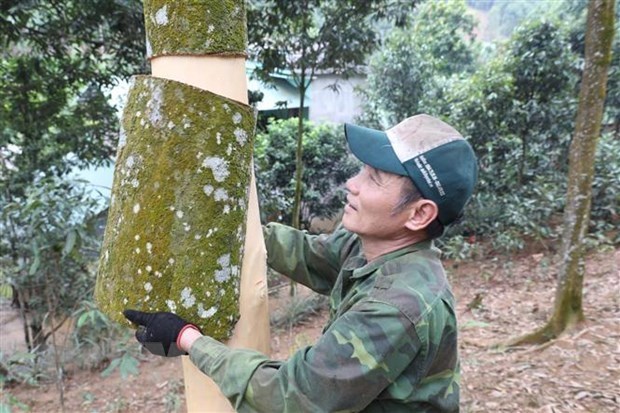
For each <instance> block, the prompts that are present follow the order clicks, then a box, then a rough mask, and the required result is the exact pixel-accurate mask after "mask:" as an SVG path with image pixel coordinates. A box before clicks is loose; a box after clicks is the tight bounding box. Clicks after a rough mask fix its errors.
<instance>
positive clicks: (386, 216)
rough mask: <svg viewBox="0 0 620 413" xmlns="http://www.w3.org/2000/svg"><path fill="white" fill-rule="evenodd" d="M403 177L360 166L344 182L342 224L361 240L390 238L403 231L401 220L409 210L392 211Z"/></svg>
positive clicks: (405, 218)
mask: <svg viewBox="0 0 620 413" xmlns="http://www.w3.org/2000/svg"><path fill="white" fill-rule="evenodd" d="M403 179H407V178H405V177H401V176H398V175H394V174H391V173H388V172H383V171H380V170H378V169H375V168H373V167H371V166H368V165H364V167H363V168H362V170H361V171H360V172H359V173H358V174H357V175H355V176H354V177H352V178H350V179H349V180H348V181H347V183H346V189H347V191H348V195H347V204H346V205H345V207H344V216H343V217H342V224H343V226H344V227H345V228H346V229H348V230H349V231H351V232H355V233H356V234H358V235H359V236H360V237H361V238H362V239H368V240H371V239H372V240H374V241H382V240H386V241H387V240H394V239H398V238H399V237H402V236H403V235H406V234H407V230H406V228H405V222H406V221H407V218H408V217H409V210H408V209H407V208H405V209H404V210H403V211H400V212H398V213H394V207H395V206H396V205H397V204H398V201H399V200H400V198H401V196H402V189H403Z"/></svg>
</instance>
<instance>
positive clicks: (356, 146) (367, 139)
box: [344, 123, 408, 176]
mask: <svg viewBox="0 0 620 413" xmlns="http://www.w3.org/2000/svg"><path fill="white" fill-rule="evenodd" d="M344 134H345V136H346V138H347V142H348V143H349V148H350V149H351V152H352V153H353V155H355V157H356V158H357V159H359V160H360V161H362V162H363V163H365V164H366V165H370V166H372V167H373V168H376V169H380V170H382V171H386V172H391V173H393V174H397V175H403V176H408V173H407V170H406V169H405V168H404V167H403V165H402V164H401V163H400V160H399V159H398V157H397V156H396V153H395V152H394V150H393V149H392V144H391V143H390V140H389V139H388V136H387V134H386V133H385V132H383V131H378V130H375V129H370V128H365V127H363V126H357V125H351V124H349V123H345V124H344Z"/></svg>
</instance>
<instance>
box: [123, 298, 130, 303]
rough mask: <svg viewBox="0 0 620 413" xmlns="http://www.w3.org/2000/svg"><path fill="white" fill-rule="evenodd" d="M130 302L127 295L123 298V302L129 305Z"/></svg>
mask: <svg viewBox="0 0 620 413" xmlns="http://www.w3.org/2000/svg"><path fill="white" fill-rule="evenodd" d="M128 302H129V300H128V299H127V297H125V298H123V304H125V305H127V303H128Z"/></svg>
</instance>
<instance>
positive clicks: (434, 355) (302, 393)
mask: <svg viewBox="0 0 620 413" xmlns="http://www.w3.org/2000/svg"><path fill="white" fill-rule="evenodd" d="M345 134H346V137H347V140H348V143H349V147H350V149H351V151H352V152H353V154H354V155H355V156H356V157H357V158H359V160H361V161H362V162H363V163H364V167H363V168H362V170H361V171H360V172H359V173H358V174H357V175H356V176H354V177H353V178H351V179H349V180H348V181H347V184H346V188H347V191H348V195H347V204H346V206H345V209H344V216H343V218H342V227H341V228H339V229H337V230H336V231H335V232H334V233H333V234H331V235H320V236H315V235H308V234H307V233H305V232H302V231H299V230H296V229H293V228H289V227H286V226H283V225H278V224H269V225H267V226H266V228H265V242H266V245H267V251H268V264H269V265H270V266H271V267H272V268H273V269H275V270H276V271H278V272H280V273H282V274H286V275H288V276H289V277H290V278H292V279H294V280H295V281H298V282H300V283H302V284H304V285H306V286H308V287H310V288H312V289H313V290H315V291H317V292H319V293H322V294H329V295H330V319H329V322H328V324H327V326H326V327H325V329H324V331H323V335H322V336H321V337H320V339H319V340H318V341H317V343H316V344H315V345H313V346H311V347H307V348H305V349H302V350H300V351H298V352H297V353H295V354H294V355H293V356H292V357H290V358H289V359H288V360H286V361H273V360H269V359H268V358H267V357H266V356H265V355H263V354H261V353H259V352H256V351H250V350H240V349H229V348H227V347H226V346H225V345H224V344H221V343H219V342H217V341H216V340H213V339H212V338H210V337H206V336H203V335H202V334H201V333H200V331H198V329H196V328H195V327H194V326H192V325H191V324H188V323H187V322H186V321H184V320H182V319H180V318H179V317H177V316H175V315H174V314H170V313H154V314H148V313H141V312H137V311H133V310H127V311H126V312H125V314H126V317H127V318H128V319H129V320H131V321H133V322H134V323H136V324H138V325H140V326H141V328H140V329H139V330H138V332H137V333H136V337H137V338H138V340H139V341H140V342H142V343H143V344H145V346H146V347H147V348H150V349H151V350H152V351H155V352H156V353H157V351H156V350H154V348H155V347H154V346H153V343H157V344H156V346H158V348H159V353H160V354H161V353H164V354H167V355H170V353H172V354H177V355H178V354H181V353H182V352H188V353H189V356H190V359H191V360H192V362H193V363H194V364H196V366H197V367H198V368H199V369H200V370H201V371H203V372H204V373H205V374H207V375H208V376H210V377H211V378H212V379H213V380H214V381H215V382H216V383H217V384H218V386H219V387H220V389H221V390H222V393H223V394H224V395H225V396H226V397H228V399H229V400H230V401H231V403H232V404H233V406H234V407H235V408H236V409H237V410H238V411H241V412H270V413H271V412H357V411H364V412H390V413H394V412H455V411H458V408H459V406H458V403H459V362H458V354H457V327H456V315H455V310H454V298H453V295H452V292H451V291H450V286H449V284H448V282H447V280H446V276H445V274H444V271H443V267H442V265H441V263H440V260H439V251H438V250H436V249H435V248H434V247H433V243H432V239H433V238H436V237H438V236H440V235H441V234H442V232H443V228H444V226H445V225H448V224H450V223H452V222H453V221H455V220H456V219H457V218H458V217H459V216H460V214H461V213H462V210H463V208H464V206H465V203H466V202H467V200H468V199H469V197H470V196H471V194H472V191H473V187H474V184H475V181H476V177H477V166H476V160H475V156H474V153H473V151H472V149H471V147H470V146H469V144H468V143H467V142H466V141H465V140H464V139H463V137H462V136H461V135H460V134H459V133H458V132H457V131H456V130H455V129H454V128H452V127H451V126H449V125H448V124H446V123H444V122H442V121H440V120H439V119H436V118H433V117H431V116H428V115H417V116H413V117H411V118H408V119H406V120H405V121H403V122H401V123H399V124H398V125H397V126H395V127H393V128H391V129H389V130H387V131H386V132H382V131H377V130H372V129H367V128H362V127H359V126H354V125H349V124H347V125H345ZM162 348H163V350H162Z"/></svg>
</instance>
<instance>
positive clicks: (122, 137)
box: [117, 123, 127, 149]
mask: <svg viewBox="0 0 620 413" xmlns="http://www.w3.org/2000/svg"><path fill="white" fill-rule="evenodd" d="M126 144H127V133H126V132H125V128H124V127H123V124H122V123H121V127H120V129H119V131H118V146H117V149H122V148H123V147H124V146H125V145H126Z"/></svg>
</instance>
